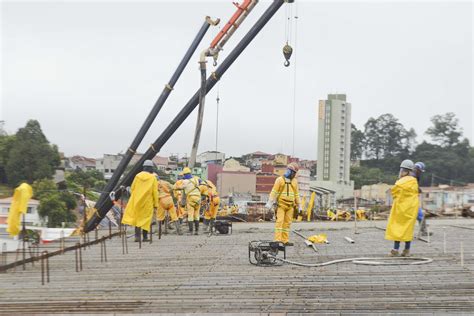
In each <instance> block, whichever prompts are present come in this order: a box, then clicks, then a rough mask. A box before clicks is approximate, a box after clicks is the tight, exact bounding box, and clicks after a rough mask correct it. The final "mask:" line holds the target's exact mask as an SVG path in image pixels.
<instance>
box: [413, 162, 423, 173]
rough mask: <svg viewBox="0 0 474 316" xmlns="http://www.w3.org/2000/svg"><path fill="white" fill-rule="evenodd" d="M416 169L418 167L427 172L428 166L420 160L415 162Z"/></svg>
mask: <svg viewBox="0 0 474 316" xmlns="http://www.w3.org/2000/svg"><path fill="white" fill-rule="evenodd" d="M415 169H418V170H420V171H421V172H425V171H426V166H425V164H424V163H423V162H421V161H418V162H416V163H415Z"/></svg>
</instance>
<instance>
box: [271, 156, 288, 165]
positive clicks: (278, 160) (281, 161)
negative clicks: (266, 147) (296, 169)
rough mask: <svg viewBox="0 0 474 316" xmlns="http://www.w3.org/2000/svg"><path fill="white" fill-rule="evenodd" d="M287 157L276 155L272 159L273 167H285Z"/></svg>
mask: <svg viewBox="0 0 474 316" xmlns="http://www.w3.org/2000/svg"><path fill="white" fill-rule="evenodd" d="M288 163H289V162H288V156H287V155H285V154H276V155H275V156H274V158H273V165H275V166H287V165H288Z"/></svg>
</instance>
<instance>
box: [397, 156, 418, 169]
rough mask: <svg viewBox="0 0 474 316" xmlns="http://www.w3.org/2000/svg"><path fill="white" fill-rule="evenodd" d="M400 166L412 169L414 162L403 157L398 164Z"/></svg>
mask: <svg viewBox="0 0 474 316" xmlns="http://www.w3.org/2000/svg"><path fill="white" fill-rule="evenodd" d="M400 168H403V169H408V170H413V169H414V168H415V164H414V163H413V161H411V160H410V159H405V160H403V161H402V163H401V164H400Z"/></svg>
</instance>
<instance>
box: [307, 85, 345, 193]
mask: <svg viewBox="0 0 474 316" xmlns="http://www.w3.org/2000/svg"><path fill="white" fill-rule="evenodd" d="M351 108H352V107H351V104H350V103H348V102H347V99H346V95H345V94H329V95H328V99H327V100H320V101H319V115H318V165H317V166H318V167H317V181H316V182H315V183H314V185H315V186H321V187H325V188H328V189H331V190H334V191H336V197H337V198H342V197H349V196H352V195H353V189H354V183H353V182H352V181H351V180H350V167H351V166H350V162H351V157H350V155H351Z"/></svg>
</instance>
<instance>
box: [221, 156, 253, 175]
mask: <svg viewBox="0 0 474 316" xmlns="http://www.w3.org/2000/svg"><path fill="white" fill-rule="evenodd" d="M223 171H239V172H249V171H250V168H249V167H245V166H242V165H241V164H240V162H239V161H238V160H236V159H234V158H230V159H227V160H226V161H225V162H224V168H223Z"/></svg>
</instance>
